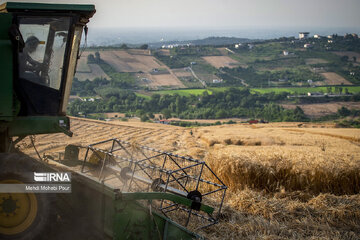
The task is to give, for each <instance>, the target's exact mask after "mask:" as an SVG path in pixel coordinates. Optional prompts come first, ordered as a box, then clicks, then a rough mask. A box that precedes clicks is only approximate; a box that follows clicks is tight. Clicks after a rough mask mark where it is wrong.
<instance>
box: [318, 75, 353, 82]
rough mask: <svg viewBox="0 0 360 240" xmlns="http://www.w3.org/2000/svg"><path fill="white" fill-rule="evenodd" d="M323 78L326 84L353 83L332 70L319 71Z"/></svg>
mask: <svg viewBox="0 0 360 240" xmlns="http://www.w3.org/2000/svg"><path fill="white" fill-rule="evenodd" d="M320 74H321V75H322V76H323V77H324V78H325V80H324V82H325V83H326V84H327V85H341V84H345V85H353V84H352V83H351V82H349V81H348V80H346V79H345V78H343V77H342V76H340V75H339V74H337V73H334V72H326V73H320Z"/></svg>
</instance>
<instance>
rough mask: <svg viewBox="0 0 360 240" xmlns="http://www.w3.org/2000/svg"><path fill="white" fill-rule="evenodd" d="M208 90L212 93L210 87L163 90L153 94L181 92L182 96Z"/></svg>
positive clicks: (199, 93) (198, 93)
mask: <svg viewBox="0 0 360 240" xmlns="http://www.w3.org/2000/svg"><path fill="white" fill-rule="evenodd" d="M205 91H207V92H208V93H209V94H212V91H211V90H209V89H181V90H162V91H154V92H152V93H153V94H155V93H157V94H161V95H164V94H170V95H174V94H179V95H180V96H190V95H195V96H197V95H201V94H202V93H203V92H205Z"/></svg>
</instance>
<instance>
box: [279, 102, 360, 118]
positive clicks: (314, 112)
mask: <svg viewBox="0 0 360 240" xmlns="http://www.w3.org/2000/svg"><path fill="white" fill-rule="evenodd" d="M282 106H283V107H284V108H287V109H295V108H296V106H299V107H301V109H302V110H304V112H305V114H306V115H308V116H311V117H322V116H326V115H330V114H335V113H337V111H338V109H339V108H341V107H346V108H348V109H356V110H360V102H334V103H316V104H297V105H293V104H283V105H282Z"/></svg>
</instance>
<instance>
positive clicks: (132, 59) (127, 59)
mask: <svg viewBox="0 0 360 240" xmlns="http://www.w3.org/2000/svg"><path fill="white" fill-rule="evenodd" d="M100 54H101V58H102V59H103V60H104V61H105V62H107V63H108V64H109V65H111V66H112V67H113V68H114V69H115V70H116V71H118V72H139V71H142V72H150V71H151V70H152V69H155V68H160V67H161V65H160V64H159V63H158V62H157V61H155V58H154V57H152V56H146V55H133V54H130V53H128V52H127V51H124V50H118V51H102V52H101V53H100Z"/></svg>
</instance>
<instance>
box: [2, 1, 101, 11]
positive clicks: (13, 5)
mask: <svg viewBox="0 0 360 240" xmlns="http://www.w3.org/2000/svg"><path fill="white" fill-rule="evenodd" d="M2 8H4V9H7V11H14V10H24V9H26V10H28V11H31V10H45V11H46V10H50V11H54V12H59V11H66V12H70V11H83V12H94V11H95V6H94V5H90V4H88V5H86V4H46V3H45V4H44V3H25V2H7V3H4V5H3V7H2ZM0 10H1V7H0Z"/></svg>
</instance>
